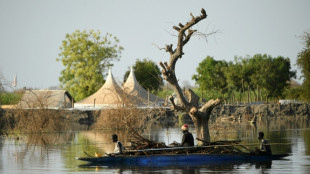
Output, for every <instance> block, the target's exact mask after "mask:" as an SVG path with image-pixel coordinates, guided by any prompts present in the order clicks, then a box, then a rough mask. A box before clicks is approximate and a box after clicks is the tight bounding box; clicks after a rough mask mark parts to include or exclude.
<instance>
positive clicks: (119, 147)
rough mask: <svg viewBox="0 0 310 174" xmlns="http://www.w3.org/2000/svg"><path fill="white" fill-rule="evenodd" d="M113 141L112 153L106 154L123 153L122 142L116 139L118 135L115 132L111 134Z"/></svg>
mask: <svg viewBox="0 0 310 174" xmlns="http://www.w3.org/2000/svg"><path fill="white" fill-rule="evenodd" d="M111 139H112V141H113V143H115V148H114V153H109V154H107V155H108V156H114V155H120V154H122V153H123V144H122V143H121V142H120V141H118V137H117V135H116V134H113V135H112V136H111Z"/></svg>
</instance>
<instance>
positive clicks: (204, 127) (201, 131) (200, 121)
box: [192, 117, 210, 145]
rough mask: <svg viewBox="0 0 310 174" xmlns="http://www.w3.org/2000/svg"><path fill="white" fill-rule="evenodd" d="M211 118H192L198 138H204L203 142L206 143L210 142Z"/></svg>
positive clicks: (200, 143)
mask: <svg viewBox="0 0 310 174" xmlns="http://www.w3.org/2000/svg"><path fill="white" fill-rule="evenodd" d="M209 118H210V117H199V118H197V117H192V120H193V122H194V125H195V130H196V134H197V137H198V138H200V137H203V140H204V141H206V142H210V132H209ZM202 144H203V142H198V145H202Z"/></svg>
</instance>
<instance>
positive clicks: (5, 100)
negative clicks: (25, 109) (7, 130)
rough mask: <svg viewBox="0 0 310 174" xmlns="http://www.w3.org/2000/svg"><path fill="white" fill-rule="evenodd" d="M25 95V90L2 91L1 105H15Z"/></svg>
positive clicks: (0, 95) (0, 96)
mask: <svg viewBox="0 0 310 174" xmlns="http://www.w3.org/2000/svg"><path fill="white" fill-rule="evenodd" d="M23 95H24V92H21V91H16V92H12V93H6V92H4V93H0V105H15V104H17V103H18V102H19V101H20V99H21V98H22V96H23Z"/></svg>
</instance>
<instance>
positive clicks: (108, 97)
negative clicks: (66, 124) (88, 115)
mask: <svg viewBox="0 0 310 174" xmlns="http://www.w3.org/2000/svg"><path fill="white" fill-rule="evenodd" d="M123 95H124V92H123V91H122V89H121V87H120V86H119V85H118V84H117V83H116V81H115V79H114V77H113V75H112V72H111V70H109V74H108V77H107V80H106V82H105V83H104V85H103V86H102V87H101V88H100V89H99V90H98V91H97V92H95V93H94V94H92V95H91V96H89V97H87V98H85V99H83V100H81V101H79V102H77V103H76V104H75V105H76V106H77V107H79V106H82V105H84V106H87V105H88V106H89V107H91V106H94V107H104V106H113V105H121V104H122V103H123V102H124V101H123V100H124V99H123V97H124V96H123Z"/></svg>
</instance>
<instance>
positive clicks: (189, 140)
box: [181, 124, 194, 147]
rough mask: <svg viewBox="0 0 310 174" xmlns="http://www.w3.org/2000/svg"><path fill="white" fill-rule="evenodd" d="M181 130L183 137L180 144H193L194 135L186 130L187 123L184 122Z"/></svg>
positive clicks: (185, 145)
mask: <svg viewBox="0 0 310 174" xmlns="http://www.w3.org/2000/svg"><path fill="white" fill-rule="evenodd" d="M181 129H182V132H183V138H182V142H181V146H184V147H187V146H194V137H193V135H192V134H191V133H190V132H188V125H187V124H184V125H183V126H182V127H181Z"/></svg>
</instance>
